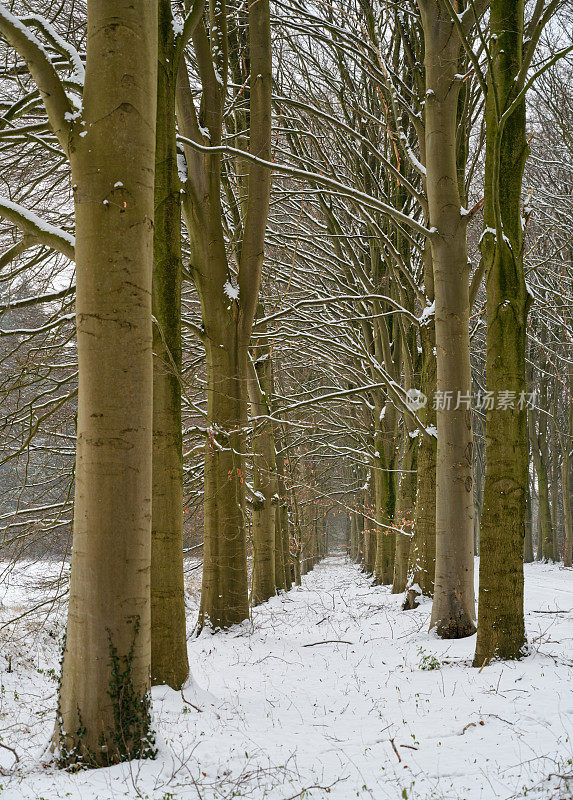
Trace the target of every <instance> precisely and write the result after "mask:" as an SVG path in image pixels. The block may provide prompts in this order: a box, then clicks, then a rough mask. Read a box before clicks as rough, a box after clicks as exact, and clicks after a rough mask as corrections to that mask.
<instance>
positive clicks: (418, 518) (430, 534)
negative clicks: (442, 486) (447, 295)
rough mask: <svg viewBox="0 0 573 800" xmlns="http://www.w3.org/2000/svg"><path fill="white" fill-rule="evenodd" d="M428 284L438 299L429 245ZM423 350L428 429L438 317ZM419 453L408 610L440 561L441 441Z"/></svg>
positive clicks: (424, 444) (423, 413) (430, 584)
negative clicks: (438, 465)
mask: <svg viewBox="0 0 573 800" xmlns="http://www.w3.org/2000/svg"><path fill="white" fill-rule="evenodd" d="M424 284H425V286H426V296H427V298H428V300H430V301H432V302H433V300H434V275H433V267H432V254H431V248H430V246H429V244H426V247H425V250H424ZM420 344H421V349H422V357H421V359H422V374H421V381H420V390H421V392H422V394H423V395H424V396H425V398H426V405H425V406H424V407H423V408H421V409H419V411H418V415H419V417H420V419H421V421H422V423H423V424H424V426H425V427H426V429H432V428H433V429H434V430H435V427H436V411H435V409H434V397H435V395H436V370H437V364H436V330H435V323H434V319H433V318H432V317H431V316H430V317H428V318H427V319H426V320H425V323H424V325H422V326H421V328H420ZM419 439H420V443H419V446H418V456H417V474H416V507H415V513H414V531H413V532H414V536H413V537H412V543H411V545H410V554H409V557H408V576H407V581H406V597H405V599H404V606H403V607H404V609H405V610H408V609H412V608H415V607H416V605H417V601H416V595H417V594H419V593H420V592H421V593H422V594H423V595H425V596H426V597H431V596H432V595H433V593H434V574H435V563H436V457H437V444H438V441H437V439H436V438H435V437H434V436H431V437H430V436H422V434H421V433H420V437H419Z"/></svg>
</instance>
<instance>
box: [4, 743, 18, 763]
mask: <svg viewBox="0 0 573 800" xmlns="http://www.w3.org/2000/svg"><path fill="white" fill-rule="evenodd" d="M0 747H3V748H4V750H9V751H10V752H11V753H12V754H13V756H14V758H15V759H16V763H18V762H19V761H20V757H19V756H18V753H17V752H16V751H15V750H14V748H13V747H9V746H8V745H7V744H3V743H2V742H0Z"/></svg>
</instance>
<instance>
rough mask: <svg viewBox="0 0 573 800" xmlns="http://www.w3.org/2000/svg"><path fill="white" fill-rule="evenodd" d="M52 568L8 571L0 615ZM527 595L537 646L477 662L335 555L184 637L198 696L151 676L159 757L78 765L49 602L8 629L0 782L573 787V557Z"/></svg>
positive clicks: (342, 797)
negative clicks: (62, 745)
mask: <svg viewBox="0 0 573 800" xmlns="http://www.w3.org/2000/svg"><path fill="white" fill-rule="evenodd" d="M53 571H54V567H52V574H53ZM47 572H49V570H48V569H47V568H46V566H45V565H44V567H43V568H40V567H38V566H31V565H30V566H29V567H28V569H27V570H23V571H22V570H21V569H20V571H19V572H18V573H17V575H16V576H15V577H13V578H12V582H11V583H6V578H4V579H3V581H4V582H3V585H2V587H0V624H1V620H2V619H4V620H5V619H8V618H10V617H13V616H14V615H15V613H16V612H18V610H20V613H21V611H22V610H24V609H26V608H30V607H32V606H34V605H35V604H37V603H40V602H42V601H44V600H45V599H46V587H45V586H43V585H42V583H41V582H40V583H39V582H38V579H39V577H42V580H45V577H46V574H47ZM191 575H193V576H195V577H194V583H193V584H192V585H191V586H190V589H191V591H190V597H189V602H190V616H189V621H190V624H192V622H193V620H194V616H195V613H196V600H197V593H196V573H191ZM526 597H527V600H526V607H527V625H528V636H529V642H530V646H531V651H532V654H531V655H530V656H529V657H528V658H526V659H524V660H523V661H521V662H519V663H512V664H494V665H492V666H489V667H486V668H485V669H483V670H482V671H478V670H476V669H473V668H472V667H471V666H470V664H471V657H472V655H473V649H474V642H475V638H474V637H472V638H471V639H466V640H462V641H457V642H443V641H440V640H439V639H437V638H436V637H435V636H433V635H431V634H429V633H428V631H427V628H428V617H429V611H430V606H429V604H427V605H424V606H423V607H422V608H420V609H418V610H417V611H412V612H402V611H400V610H399V603H400V598H399V597H396V596H392V595H391V594H389V592H388V590H387V589H381V588H373V587H372V586H371V585H370V582H369V581H368V580H367V579H365V578H364V576H363V575H361V573H360V572H359V570H358V569H357V568H356V567H355V566H354V565H351V564H349V563H347V562H345V560H344V559H343V558H342V557H330V558H328V559H326V560H325V561H324V562H322V563H321V564H320V565H319V566H317V567H316V568H315V570H314V572H312V573H311V574H310V575H308V576H306V578H304V586H303V587H302V588H299V589H294V590H293V591H291V592H289V593H288V594H283V595H282V596H280V597H277V598H274V599H273V600H272V601H271V602H269V603H267V604H266V605H265V606H263V607H261V608H258V609H256V610H255V612H254V614H253V620H252V622H250V623H245V624H244V625H242V626H239V627H236V628H234V629H233V630H231V631H228V632H226V633H221V634H217V635H215V636H213V635H211V634H208V633H203V634H202V635H201V636H200V637H199V638H198V639H190V640H189V656H190V662H191V668H192V671H193V680H192V681H191V682H190V683H189V685H188V686H187V687H186V688H185V690H184V696H185V700H186V701H188V702H189V703H192V704H193V706H196V707H197V709H201V711H199V710H196V708H194V707H193V706H192V705H188V704H187V703H186V702H184V701H183V699H182V698H181V696H180V695H179V694H178V693H176V692H173V691H171V690H169V689H166V688H156V689H154V690H153V705H154V719H155V727H156V731H157V736H158V741H159V745H160V754H159V757H158V759H157V760H156V761H154V762H144V763H132V764H131V765H127V764H122V765H119V766H117V767H113V768H111V769H105V770H98V771H90V772H80V773H78V774H75V775H70V774H68V773H65V772H59V771H57V770H55V769H54V768H53V767H52V766H51V765H50V764H49V756H48V754H47V753H46V752H45V745H46V742H47V741H48V738H49V735H50V733H51V729H52V726H53V713H54V703H55V692H56V683H55V671H56V670H57V664H58V657H59V656H58V639H59V637H60V634H61V629H62V614H63V608H61V607H60V608H59V609H58V607H57V606H56V607H55V608H54V609H52V608H51V606H41V607H40V608H39V609H38V610H37V611H36V612H35V614H34V615H33V616H32V617H30V618H28V617H26V618H25V619H24V620H22V622H20V623H19V624H18V626H17V627H16V630H15V632H14V631H13V630H12V629H10V631H9V634H7V631H8V629H4V630H0V646H1V647H2V651H1V652H2V657H1V660H0V681H1V686H0V737H1V738H0V742H2V743H3V744H5V745H8V746H10V747H13V748H14V750H15V751H16V753H17V754H18V756H19V759H20V760H19V762H17V763H15V759H14V756H13V754H12V753H11V752H10V751H9V750H4V749H0V766H2V775H0V796H1V797H2V800H16V798H18V800H20V798H27V799H30V800H31V798H34V800H41V799H42V798H44V799H45V800H47V798H50V800H54V799H55V798H64V797H70V798H74V800H75V798H78V799H79V800H92V798H98V799H99V798H101V799H102V800H103V799H104V798H105V800H107V799H108V798H116V797H117V798H122V797H128V798H136V797H142V798H153V800H175V798H177V800H179V798H181V799H182V800H183V799H185V800H186V799H187V798H197V800H215V799H217V800H223V798H225V799H226V798H235V797H247V798H250V799H251V800H263V798H264V799H265V800H286V798H289V799H292V798H298V797H301V798H302V797H307V798H326V797H329V798H336V800H350V798H353V797H359V798H364V799H365V800H366V798H374V799H375V800H385V799H386V798H388V799H389V800H401V798H408V800H430V798H435V800H450V798H451V799H452V800H454V799H457V798H459V799H460V800H478V799H479V800H493V798H495V799H496V800H497V799H498V798H500V799H501V800H509V799H510V798H522V797H527V798H534V800H541V799H542V798H543V800H548V799H549V798H552V799H553V800H565V799H566V798H573V777H572V776H573V744H572V741H573V690H572V679H573V571H571V570H565V569H563V568H559V567H557V566H549V565H543V564H532V565H528V566H527V567H526ZM41 620H44V625H43V628H42V630H41V631H40V632H38V630H37V626H38V622H39V621H41ZM2 637H3V638H2ZM10 657H11V668H12V671H11V672H9V671H8V662H9V659H10ZM567 776H569V780H567ZM568 783H569V786H568Z"/></svg>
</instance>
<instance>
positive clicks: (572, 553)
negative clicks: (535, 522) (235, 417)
mask: <svg viewBox="0 0 573 800" xmlns="http://www.w3.org/2000/svg"><path fill="white" fill-rule="evenodd" d="M569 387H570V391H569V412H568V415H567V419H568V426H567V427H568V431H567V432H568V435H567V436H566V437H565V441H564V446H563V447H562V449H561V457H562V459H563V460H562V462H561V488H562V490H563V517H564V523H565V547H564V550H563V564H564V565H565V566H566V567H571V566H573V508H572V505H573V504H572V501H571V496H572V495H573V481H572V479H571V472H572V467H573V459H572V453H573V444H572V443H573V402H571V396H572V395H573V370H571V372H570V373H569Z"/></svg>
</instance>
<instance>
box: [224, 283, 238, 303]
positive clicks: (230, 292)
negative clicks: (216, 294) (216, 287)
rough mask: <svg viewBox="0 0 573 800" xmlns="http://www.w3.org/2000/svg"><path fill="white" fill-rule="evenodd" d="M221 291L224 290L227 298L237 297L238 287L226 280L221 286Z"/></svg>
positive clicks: (233, 298)
mask: <svg viewBox="0 0 573 800" xmlns="http://www.w3.org/2000/svg"><path fill="white" fill-rule="evenodd" d="M223 291H224V292H225V294H226V295H227V297H228V298H229V300H238V299H239V287H238V286H233V284H232V283H231V281H226V283H225V285H224V286H223Z"/></svg>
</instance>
